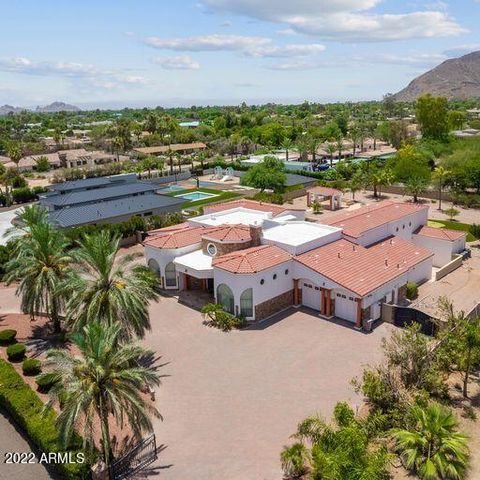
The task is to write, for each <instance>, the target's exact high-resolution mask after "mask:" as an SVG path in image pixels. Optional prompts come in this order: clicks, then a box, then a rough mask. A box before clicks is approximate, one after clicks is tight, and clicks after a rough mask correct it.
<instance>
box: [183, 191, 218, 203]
mask: <svg viewBox="0 0 480 480" xmlns="http://www.w3.org/2000/svg"><path fill="white" fill-rule="evenodd" d="M176 197H180V198H184V199H185V200H190V201H191V202H196V201H198V200H205V199H206V198H212V197H218V195H215V194H214V193H205V192H190V193H182V194H181V195H175V198H176Z"/></svg>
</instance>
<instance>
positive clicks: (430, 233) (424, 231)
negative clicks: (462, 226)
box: [414, 225, 467, 242]
mask: <svg viewBox="0 0 480 480" xmlns="http://www.w3.org/2000/svg"><path fill="white" fill-rule="evenodd" d="M414 233H415V234H416V235H421V236H422V237H432V238H438V239H440V240H446V241H448V242H454V241H455V240H458V239H459V238H462V237H466V236H467V232H462V231H460V230H450V229H448V228H435V227H428V226H426V225H425V226H423V227H420V228H419V229H418V230H416V231H415V232H414Z"/></svg>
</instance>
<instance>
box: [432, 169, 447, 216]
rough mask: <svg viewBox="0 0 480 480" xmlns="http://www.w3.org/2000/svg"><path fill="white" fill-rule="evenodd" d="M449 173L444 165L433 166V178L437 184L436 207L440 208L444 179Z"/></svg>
mask: <svg viewBox="0 0 480 480" xmlns="http://www.w3.org/2000/svg"><path fill="white" fill-rule="evenodd" d="M449 175H450V171H449V170H447V169H446V168H445V167H444V166H442V165H440V166H438V167H436V168H435V170H434V172H433V178H434V181H435V183H436V184H437V185H438V209H439V210H441V209H442V194H443V187H444V186H445V180H446V179H447V178H448V176H449Z"/></svg>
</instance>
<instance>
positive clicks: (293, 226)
mask: <svg viewBox="0 0 480 480" xmlns="http://www.w3.org/2000/svg"><path fill="white" fill-rule="evenodd" d="M341 231H342V229H341V228H338V227H332V226H330V225H322V224H320V223H312V222H288V223H283V224H280V225H278V227H272V228H268V229H266V230H264V231H263V238H265V239H266V240H271V241H272V242H280V243H284V244H286V245H292V246H298V245H303V244H304V243H307V242H311V241H313V240H318V239H320V238H322V237H325V236H327V235H330V234H332V233H336V232H341Z"/></svg>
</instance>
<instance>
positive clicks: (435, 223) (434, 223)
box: [428, 220, 476, 242]
mask: <svg viewBox="0 0 480 480" xmlns="http://www.w3.org/2000/svg"><path fill="white" fill-rule="evenodd" d="M428 226H429V227H434V228H449V229H450V230H460V231H462V232H467V242H473V241H474V240H476V238H475V237H474V236H473V235H472V234H471V233H470V231H469V229H470V224H468V223H460V222H455V221H450V220H429V221H428Z"/></svg>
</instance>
